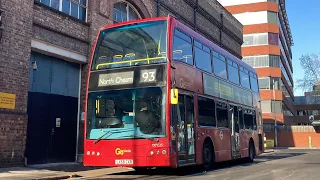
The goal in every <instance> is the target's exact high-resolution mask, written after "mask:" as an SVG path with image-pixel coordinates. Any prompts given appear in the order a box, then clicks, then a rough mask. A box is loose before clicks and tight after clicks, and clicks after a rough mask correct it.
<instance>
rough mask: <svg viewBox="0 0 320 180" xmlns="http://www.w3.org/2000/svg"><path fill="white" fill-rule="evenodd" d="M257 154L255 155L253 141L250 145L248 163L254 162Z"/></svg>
mask: <svg viewBox="0 0 320 180" xmlns="http://www.w3.org/2000/svg"><path fill="white" fill-rule="evenodd" d="M255 154H256V153H255V149H254V145H253V143H252V141H250V143H249V157H248V158H247V161H248V162H249V163H252V162H253V160H254V158H255Z"/></svg>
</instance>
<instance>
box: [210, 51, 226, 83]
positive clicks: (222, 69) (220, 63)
mask: <svg viewBox="0 0 320 180" xmlns="http://www.w3.org/2000/svg"><path fill="white" fill-rule="evenodd" d="M213 68H214V74H215V75H217V76H219V77H222V78H224V79H227V64H226V58H225V57H223V56H221V55H219V56H218V57H217V54H216V53H215V52H213Z"/></svg>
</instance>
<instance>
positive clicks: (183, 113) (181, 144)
mask: <svg viewBox="0 0 320 180" xmlns="http://www.w3.org/2000/svg"><path fill="white" fill-rule="evenodd" d="M193 109H194V104H193V96H191V95H183V94H180V93H179V104H178V105H177V106H176V122H177V126H178V133H177V135H178V138H177V141H178V142H177V145H178V164H179V166H181V165H185V164H192V163H195V136H194V134H195V133H194V110H193Z"/></svg>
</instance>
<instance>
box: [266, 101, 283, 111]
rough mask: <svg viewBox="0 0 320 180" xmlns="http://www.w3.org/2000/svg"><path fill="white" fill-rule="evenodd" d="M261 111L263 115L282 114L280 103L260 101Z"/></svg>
mask: <svg viewBox="0 0 320 180" xmlns="http://www.w3.org/2000/svg"><path fill="white" fill-rule="evenodd" d="M261 110H262V112H263V113H283V111H282V101H271V100H262V101H261Z"/></svg>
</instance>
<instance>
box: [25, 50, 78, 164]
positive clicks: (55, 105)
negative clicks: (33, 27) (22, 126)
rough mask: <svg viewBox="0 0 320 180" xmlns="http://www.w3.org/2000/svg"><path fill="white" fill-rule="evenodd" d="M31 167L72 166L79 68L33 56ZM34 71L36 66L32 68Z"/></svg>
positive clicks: (29, 108)
mask: <svg viewBox="0 0 320 180" xmlns="http://www.w3.org/2000/svg"><path fill="white" fill-rule="evenodd" d="M34 62H35V63H36V65H37V66H36V67H37V69H36V70H35V69H34V68H30V72H29V93H28V129H27V145H26V154H25V156H26V157H27V160H28V162H27V163H28V164H39V163H53V162H68V161H69V162H71V161H74V160H75V156H76V139H77V117H78V98H79V97H78V96H79V83H80V82H79V73H80V65H79V64H74V63H70V62H67V61H64V60H61V59H58V58H55V57H50V56H46V55H43V54H39V53H36V52H32V53H31V59H30V64H33V63H34ZM33 67H35V66H33Z"/></svg>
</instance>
